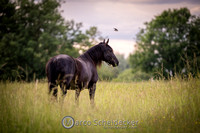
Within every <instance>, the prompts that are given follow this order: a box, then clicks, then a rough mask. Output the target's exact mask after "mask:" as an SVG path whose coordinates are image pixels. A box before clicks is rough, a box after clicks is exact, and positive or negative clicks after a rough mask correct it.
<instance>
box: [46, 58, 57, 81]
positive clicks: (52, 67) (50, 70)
mask: <svg viewBox="0 0 200 133" xmlns="http://www.w3.org/2000/svg"><path fill="white" fill-rule="evenodd" d="M46 75H47V78H48V82H51V83H55V81H56V77H57V76H56V64H55V63H54V62H53V59H50V60H49V61H48V62H47V64H46Z"/></svg>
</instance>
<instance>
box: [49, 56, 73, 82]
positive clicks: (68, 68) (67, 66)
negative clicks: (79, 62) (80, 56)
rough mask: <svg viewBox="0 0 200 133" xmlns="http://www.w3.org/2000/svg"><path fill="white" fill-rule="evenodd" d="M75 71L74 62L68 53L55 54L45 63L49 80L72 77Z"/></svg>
mask: <svg viewBox="0 0 200 133" xmlns="http://www.w3.org/2000/svg"><path fill="white" fill-rule="evenodd" d="M75 71H76V64H75V61H74V59H73V58H72V57H70V56H68V55H64V54H62V55H57V56H55V57H53V58H51V59H50V60H49V61H48V62H47V65H46V73H47V78H48V80H49V82H52V81H55V80H58V79H61V80H62V79H63V78H64V79H66V78H67V79H70V80H71V79H72V78H73V76H74V74H75Z"/></svg>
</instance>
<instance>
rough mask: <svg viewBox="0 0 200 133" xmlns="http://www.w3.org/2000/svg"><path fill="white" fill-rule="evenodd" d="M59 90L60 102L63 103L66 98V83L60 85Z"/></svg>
mask: <svg viewBox="0 0 200 133" xmlns="http://www.w3.org/2000/svg"><path fill="white" fill-rule="evenodd" d="M60 88H61V90H62V100H61V101H62V102H64V99H65V96H66V94H67V84H66V83H64V82H63V83H61V84H60Z"/></svg>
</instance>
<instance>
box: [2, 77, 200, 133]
mask: <svg viewBox="0 0 200 133" xmlns="http://www.w3.org/2000/svg"><path fill="white" fill-rule="evenodd" d="M95 103H96V106H95V108H92V107H91V106H90V101H89V94H88V90H83V91H82V92H81V94H80V99H79V106H76V104H75V91H73V90H71V91H68V93H67V96H66V98H65V99H64V103H62V102H61V100H59V99H58V100H57V101H55V100H52V99H51V98H50V97H49V96H48V95H47V83H45V82H39V83H36V82H31V83H22V82H13V83H10V82H7V83H3V82H1V83H0V132H1V133H3V132H12V133H17V132H19V133H23V132H33V133H40V132H42V133H43V132H44V133H48V132H52V133H55V132H59V133H60V132H63V133H66V132H85V133H88V132H91V133H94V132H99V133H102V132H109V133H112V132H152V133H154V132H158V133H160V132H169V133H180V132H185V133H191V132H200V80H199V79H193V78H192V79H189V80H181V79H178V78H175V79H173V80H170V81H163V80H159V81H146V82H136V83H115V82H98V84H97V90H96V95H95ZM64 116H72V117H73V118H74V119H75V121H79V122H80V121H90V122H91V125H86V126H85V125H75V126H74V127H72V128H71V129H65V128H64V127H63V126H62V124H61V121H62V118H63V117H64ZM94 120H97V121H103V120H104V121H116V120H118V122H119V121H120V120H121V121H135V122H136V121H138V123H137V125H136V124H135V125H134V126H133V125H132V126H124V125H122V126H121V125H112V126H109V128H105V127H104V125H96V126H94Z"/></svg>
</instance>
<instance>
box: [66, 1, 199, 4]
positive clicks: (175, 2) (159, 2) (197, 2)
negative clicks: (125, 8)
mask: <svg viewBox="0 0 200 133" xmlns="http://www.w3.org/2000/svg"><path fill="white" fill-rule="evenodd" d="M66 1H67V2H82V3H83V2H90V3H93V2H95V3H97V2H112V3H132V4H178V3H183V2H184V3H189V4H200V0H101V1H97V0H66Z"/></svg>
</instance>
